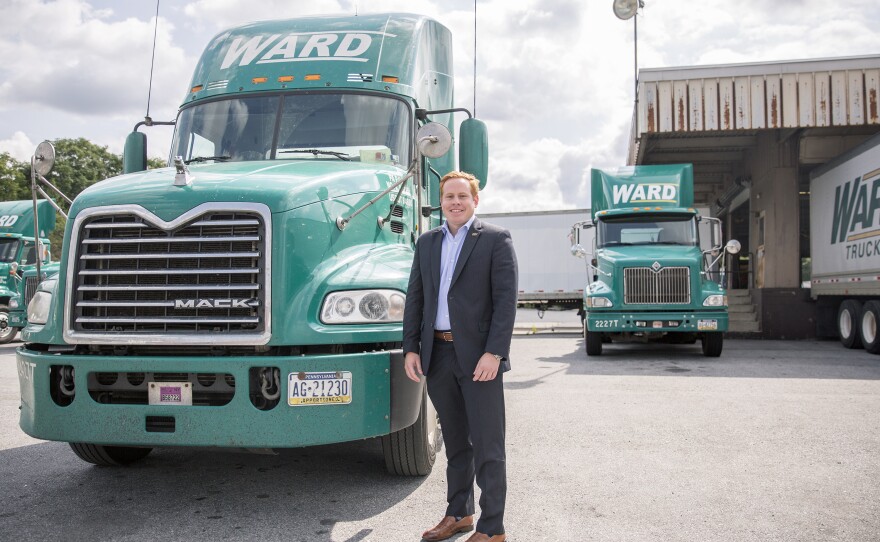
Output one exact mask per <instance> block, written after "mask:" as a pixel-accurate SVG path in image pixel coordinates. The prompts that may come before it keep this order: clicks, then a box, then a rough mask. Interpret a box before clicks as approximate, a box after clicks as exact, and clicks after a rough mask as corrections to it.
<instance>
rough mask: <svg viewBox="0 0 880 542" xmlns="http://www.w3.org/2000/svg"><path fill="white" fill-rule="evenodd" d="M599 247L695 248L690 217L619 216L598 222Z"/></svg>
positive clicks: (695, 238)
mask: <svg viewBox="0 0 880 542" xmlns="http://www.w3.org/2000/svg"><path fill="white" fill-rule="evenodd" d="M596 243H597V246H598V248H604V247H613V246H620V245H682V246H697V243H698V239H697V228H696V222H695V221H694V219H693V217H659V216H644V217H631V216H628V217H622V218H603V219H601V220H599V224H598V236H597V239H596Z"/></svg>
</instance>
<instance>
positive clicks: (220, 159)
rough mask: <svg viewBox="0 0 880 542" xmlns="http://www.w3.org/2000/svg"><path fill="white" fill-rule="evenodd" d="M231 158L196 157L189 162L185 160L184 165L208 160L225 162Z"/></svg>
mask: <svg viewBox="0 0 880 542" xmlns="http://www.w3.org/2000/svg"><path fill="white" fill-rule="evenodd" d="M231 158H232V157H231V156H196V157H195V158H190V159H189V160H184V161H183V163H184V164H192V163H193V162H207V161H208V160H214V161H217V162H225V161H226V160H230V159H231Z"/></svg>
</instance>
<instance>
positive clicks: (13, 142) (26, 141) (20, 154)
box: [0, 131, 37, 162]
mask: <svg viewBox="0 0 880 542" xmlns="http://www.w3.org/2000/svg"><path fill="white" fill-rule="evenodd" d="M36 148H37V145H36V144H35V143H34V142H33V141H31V140H30V138H29V137H28V136H27V135H26V134H25V133H24V132H21V131H18V132H15V133H14V134H12V137H10V138H9V139H3V140H0V152H6V153H9V155H10V156H12V157H13V158H15V159H16V160H18V161H20V162H29V161H30V159H31V156H33V154H34V150H35V149H36Z"/></svg>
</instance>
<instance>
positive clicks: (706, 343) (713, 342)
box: [703, 331, 724, 358]
mask: <svg viewBox="0 0 880 542" xmlns="http://www.w3.org/2000/svg"><path fill="white" fill-rule="evenodd" d="M723 346H724V335H722V334H721V332H720V331H708V332H706V333H705V334H704V335H703V355H704V356H706V357H707V358H717V357H718V356H720V355H721V349H722V347H723Z"/></svg>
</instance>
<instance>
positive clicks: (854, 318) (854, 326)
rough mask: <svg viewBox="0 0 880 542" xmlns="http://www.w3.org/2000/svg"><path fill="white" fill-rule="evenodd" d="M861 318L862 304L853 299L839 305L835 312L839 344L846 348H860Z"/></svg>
mask: <svg viewBox="0 0 880 542" xmlns="http://www.w3.org/2000/svg"><path fill="white" fill-rule="evenodd" d="M861 318H862V304H861V303H859V302H858V301H856V300H855V299H847V300H845V301H844V302H843V303H841V304H840V309H838V311H837V335H838V337H840V342H841V344H843V346H845V347H847V348H861V347H862V340H861V338H860V336H859V327H861V326H860V325H859V323H860V322H861Z"/></svg>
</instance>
